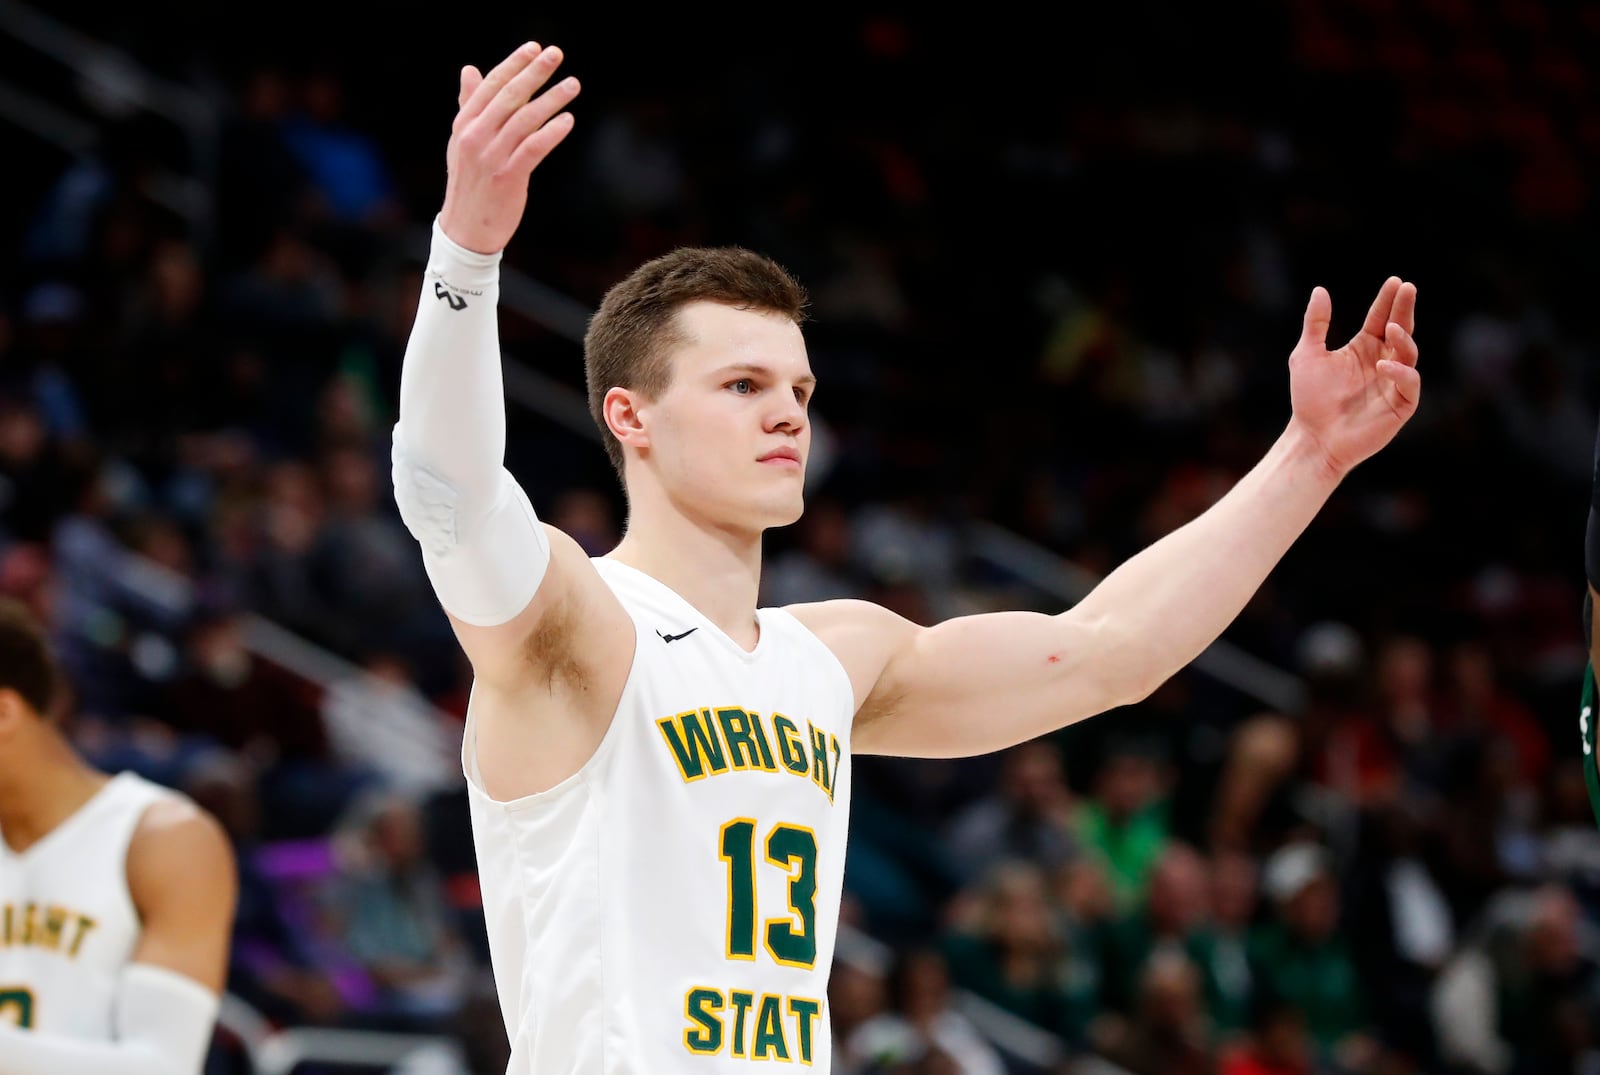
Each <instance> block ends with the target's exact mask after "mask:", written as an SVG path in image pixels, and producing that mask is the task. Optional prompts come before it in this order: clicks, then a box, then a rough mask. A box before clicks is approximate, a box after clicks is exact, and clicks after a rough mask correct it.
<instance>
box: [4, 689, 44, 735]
mask: <svg viewBox="0 0 1600 1075" xmlns="http://www.w3.org/2000/svg"><path fill="white" fill-rule="evenodd" d="M37 719H39V718H38V717H37V716H35V714H34V712H33V710H32V709H31V708H29V706H28V703H26V702H24V701H23V700H22V695H20V694H18V693H17V692H16V691H14V690H12V689H11V688H10V687H0V743H3V742H6V741H7V740H9V739H14V738H16V736H17V734H18V733H19V732H20V731H21V730H22V728H23V727H24V722H25V721H30V720H37Z"/></svg>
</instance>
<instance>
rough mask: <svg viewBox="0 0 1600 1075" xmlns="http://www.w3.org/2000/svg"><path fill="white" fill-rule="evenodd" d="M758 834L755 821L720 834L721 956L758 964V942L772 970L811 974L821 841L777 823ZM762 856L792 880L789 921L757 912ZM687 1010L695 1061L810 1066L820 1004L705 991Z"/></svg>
mask: <svg viewBox="0 0 1600 1075" xmlns="http://www.w3.org/2000/svg"><path fill="white" fill-rule="evenodd" d="M758 828H759V826H758V824H757V822H756V821H755V819H754V818H748V817H737V818H734V819H733V820H731V821H729V822H727V823H726V824H724V825H723V826H722V829H721V831H720V832H719V833H718V840H717V856H718V858H720V859H721V860H722V862H723V864H724V866H725V868H726V870H727V881H728V907H727V930H726V933H725V948H724V954H725V955H726V956H727V958H729V959H733V960H741V961H744V962H755V961H756V938H757V936H759V937H760V938H761V945H762V947H763V948H765V949H766V952H767V955H768V956H769V957H771V959H772V961H773V962H775V963H778V964H780V965H782V966H785V967H796V968H799V969H802V970H811V969H813V968H815V966H816V964H817V929H816V924H817V836H816V833H815V832H813V831H812V830H811V829H808V828H805V827H804V826H800V825H787V824H782V823H780V824H776V825H773V826H772V827H771V828H770V829H769V830H768V831H767V832H766V834H765V835H764V836H762V837H761V840H760V843H759V844H758V843H757V836H756V833H757V829H758ZM758 848H759V850H760V852H761V854H762V861H764V862H765V863H766V864H767V865H770V866H772V867H775V868H777V869H779V870H782V871H784V872H785V873H787V874H788V875H789V883H788V900H787V903H788V913H787V914H785V915H780V916H777V917H773V918H767V919H765V920H763V919H762V918H761V914H760V910H759V908H758V907H757V906H756V903H757V900H756V869H757V859H756V854H757V850H758ZM684 1007H685V1014H686V1015H687V1016H688V1018H689V1025H688V1028H687V1029H685V1031H684V1035H683V1041H684V1045H685V1046H686V1047H687V1048H688V1050H689V1051H690V1052H691V1053H696V1054H699V1055H702V1056H709V1055H714V1054H717V1053H720V1052H722V1051H724V1050H727V1052H728V1054H729V1055H730V1056H734V1057H740V1058H748V1059H751V1060H774V1059H776V1060H786V1061H792V1060H799V1061H800V1062H801V1063H804V1064H809V1063H811V1062H812V1046H813V1041H814V1038H815V1030H816V1021H817V1020H818V1019H819V1018H820V1017H821V1014H822V1001H821V1000H820V999H813V998H810V997H793V996H781V995H777V994H771V993H762V994H760V995H759V996H758V995H757V994H756V993H754V992H748V991H741V990H738V989H730V990H722V989H715V988H711V987H700V988H696V989H692V990H690V992H689V995H688V996H687V997H686V998H685V999H684ZM725 1012H726V1013H727V1016H726V1025H725V1020H724V1013H725Z"/></svg>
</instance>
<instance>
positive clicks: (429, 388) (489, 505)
mask: <svg viewBox="0 0 1600 1075" xmlns="http://www.w3.org/2000/svg"><path fill="white" fill-rule="evenodd" d="M560 62H562V51H560V50H558V48H555V46H550V48H541V46H539V45H536V43H528V45H523V46H522V48H518V50H517V51H515V53H512V54H510V56H509V58H507V59H506V61H504V62H501V64H499V66H498V67H494V69H493V70H491V72H490V74H488V75H480V74H478V70H477V69H475V67H464V69H462V70H461V90H459V96H458V104H459V112H458V114H456V120H454V125H453V126H451V136H450V147H448V150H446V163H448V182H446V187H445V203H443V208H442V210H440V213H438V218H437V219H435V221H434V242H432V250H430V253H429V262H427V274H426V277H424V282H422V296H421V302H419V309H418V315H416V323H414V325H413V330H411V338H410V341H408V346H406V354H405V360H403V365H402V371H400V421H398V422H397V424H395V429H394V488H395V502H397V504H398V507H400V515H402V518H405V523H406V526H408V528H410V530H411V533H413V536H416V539H418V541H419V542H421V545H422V561H424V565H426V568H427V574H429V579H430V581H432V584H434V590H435V593H437V595H438V600H440V603H442V605H443V608H445V611H446V613H448V614H450V619H451V624H453V627H454V630H456V637H458V638H459V640H461V645H462V649H464V651H466V654H467V657H469V659H470V662H472V669H474V675H475V680H477V683H478V685H480V686H482V688H483V689H485V691H501V693H504V694H514V693H517V691H520V689H522V688H523V686H526V685H528V683H530V681H534V680H538V678H539V677H541V675H544V673H546V672H547V670H549V667H550V665H560V664H562V662H563V659H562V656H560V651H566V649H587V651H590V653H600V651H602V648H597V646H595V648H586V646H581V645H576V643H579V641H581V640H573V638H571V633H573V632H574V630H576V632H579V633H581V632H582V630H584V624H586V622H587V621H589V619H594V616H598V617H602V621H605V622H602V624H598V625H597V627H595V630H608V632H611V633H613V637H614V633H616V632H622V633H626V630H627V622H626V616H624V614H622V611H621V608H619V606H616V605H614V601H606V600H605V597H608V593H600V592H598V590H602V589H603V584H602V582H600V579H598V576H597V574H595V571H594V568H592V566H590V565H589V560H587V557H586V555H584V553H582V550H581V549H579V547H578V544H576V542H573V541H571V539H570V538H566V536H565V534H562V533H558V531H555V530H552V528H549V526H546V525H542V523H541V522H539V518H538V515H536V514H534V509H533V504H531V502H530V501H528V494H526V493H525V491H523V488H522V485H518V483H517V480H515V478H514V477H512V475H510V472H507V470H506V467H504V459H506V400H504V386H502V379H501V352H499V333H498V325H496V314H498V312H496V306H498V301H499V262H501V251H502V250H504V248H506V245H507V243H509V242H510V238H512V235H514V234H515V230H517V226H518V224H520V222H522V216H523V211H525V210H526V203H528V179H530V174H531V173H533V170H534V168H536V166H538V165H539V163H541V162H542V160H544V158H546V155H549V152H550V150H552V149H555V146H558V144H560V142H562V139H565V138H566V134H568V133H570V131H571V130H573V117H571V114H570V112H563V109H565V107H566V106H568V104H570V102H571V101H573V98H574V96H576V94H578V80H576V78H563V80H562V82H558V83H555V85H554V86H550V88H547V90H546V88H544V86H546V83H547V82H549V80H550V78H552V75H554V74H555V69H557V67H558V66H560ZM541 90H542V93H541ZM589 590H594V592H592V593H590V592H589ZM589 598H592V600H589ZM574 608H582V609H586V613H584V616H578V617H574V616H568V614H566V613H568V611H570V609H574ZM608 616H610V619H606V617H608ZM586 617H587V619H586ZM552 627H554V630H552ZM541 629H546V630H544V633H546V635H547V638H546V643H544V645H539V646H531V645H530V640H531V638H534V637H536V635H538V633H539V632H541ZM568 643H574V645H571V646H568ZM616 649H619V648H613V651H616Z"/></svg>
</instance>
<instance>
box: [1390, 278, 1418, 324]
mask: <svg viewBox="0 0 1600 1075" xmlns="http://www.w3.org/2000/svg"><path fill="white" fill-rule="evenodd" d="M1389 320H1390V321H1393V322H1394V323H1395V324H1397V325H1399V326H1400V327H1401V328H1403V329H1405V330H1406V331H1407V332H1415V331H1417V285H1416V284H1413V283H1410V282H1407V283H1403V284H1401V285H1400V290H1399V292H1397V293H1396V294H1395V297H1394V309H1393V310H1391V311H1390V312H1389Z"/></svg>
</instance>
